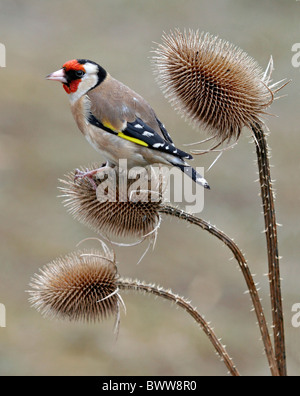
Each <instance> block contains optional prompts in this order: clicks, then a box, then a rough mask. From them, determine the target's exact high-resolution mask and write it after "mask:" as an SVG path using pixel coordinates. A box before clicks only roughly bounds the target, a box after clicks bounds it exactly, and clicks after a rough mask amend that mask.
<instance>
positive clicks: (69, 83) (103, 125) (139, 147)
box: [46, 59, 209, 188]
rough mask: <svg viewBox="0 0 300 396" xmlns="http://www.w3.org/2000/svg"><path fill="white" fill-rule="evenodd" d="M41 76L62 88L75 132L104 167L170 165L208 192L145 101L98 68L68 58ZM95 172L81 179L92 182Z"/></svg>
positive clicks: (94, 65) (186, 156)
mask: <svg viewBox="0 0 300 396" xmlns="http://www.w3.org/2000/svg"><path fill="white" fill-rule="evenodd" d="M46 78H47V79H48V80H52V81H59V82H61V83H62V84H63V87H64V89H65V91H66V92H67V94H68V95H69V99H70V104H71V111H72V114H73V116H74V118H75V121H76V123H77V125H78V128H79V129H80V131H81V132H82V133H83V135H84V136H85V137H86V139H87V141H88V142H89V143H90V144H91V145H92V146H93V147H94V148H95V149H96V150H97V151H98V152H100V153H101V154H102V155H103V157H104V158H105V160H106V161H107V164H109V165H114V166H119V160H120V159H126V160H127V166H128V167H129V168H133V167H135V166H146V165H151V164H156V163H157V164H166V165H173V166H176V167H178V168H179V169H181V171H182V172H184V173H186V174H187V175H188V176H190V177H191V178H192V179H193V181H195V182H196V183H198V184H200V185H202V186H203V187H205V188H209V185H208V183H207V181H206V180H205V179H204V178H203V177H202V176H201V175H200V174H199V173H197V172H196V170H195V169H194V168H192V167H191V166H190V165H188V164H187V163H186V161H185V160H189V159H192V156H191V155H190V154H187V153H185V152H184V151H182V150H179V149H178V148H176V147H175V145H174V143H173V141H172V139H171V137H170V135H169V133H168V132H167V130H166V128H165V127H164V125H163V124H162V123H161V122H160V120H159V119H158V118H157V116H156V114H155V112H154V110H153V109H152V107H151V106H150V105H149V104H148V103H147V101H146V100H145V99H144V98H142V97H141V96H140V95H139V94H137V93H136V92H134V91H133V90H131V89H130V88H128V87H127V86H126V85H124V84H122V83H121V82H119V81H117V80H116V79H114V78H113V77H112V76H111V75H110V74H109V73H108V72H107V71H106V70H105V69H104V68H103V67H101V66H100V65H98V64H97V63H95V62H93V61H90V60H88V59H73V60H70V61H68V62H66V63H65V64H64V65H63V67H62V68H61V69H60V70H58V71H56V72H54V73H51V74H49V75H48V76H47V77H46ZM95 173H96V171H91V172H87V173H86V174H83V175H82V176H83V177H85V176H87V177H89V178H92V175H93V174H95Z"/></svg>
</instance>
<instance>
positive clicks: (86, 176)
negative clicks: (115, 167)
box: [74, 163, 107, 190]
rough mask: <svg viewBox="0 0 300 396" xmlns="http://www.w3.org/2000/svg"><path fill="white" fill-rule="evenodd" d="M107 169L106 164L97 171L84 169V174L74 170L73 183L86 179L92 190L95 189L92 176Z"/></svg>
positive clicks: (95, 185)
mask: <svg viewBox="0 0 300 396" xmlns="http://www.w3.org/2000/svg"><path fill="white" fill-rule="evenodd" d="M106 167H107V163H104V164H102V166H101V167H100V168H97V169H92V170H89V169H86V170H85V172H83V171H81V170H80V169H76V170H75V177H74V181H76V180H78V179H87V180H88V181H89V182H90V183H91V185H92V187H93V189H94V190H96V189H97V184H96V182H95V180H94V176H95V175H96V174H97V173H98V172H99V171H102V170H103V169H104V168H106Z"/></svg>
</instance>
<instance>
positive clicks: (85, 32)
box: [0, 0, 300, 375]
mask: <svg viewBox="0 0 300 396" xmlns="http://www.w3.org/2000/svg"><path fill="white" fill-rule="evenodd" d="M299 15H300V2H296V0H265V1H259V0H243V1H238V0H210V1H208V0H185V1H180V0H163V1H157V0H147V1H141V0H127V1H126V0H102V1H96V0H86V1H85V2H79V1H57V0H53V1H51V2H50V1H47V2H46V1H34V0H28V1H26V2H22V1H18V0H1V1H0V42H2V43H3V44H5V46H6V57H7V60H6V68H2V69H1V70H0V73H1V75H0V81H1V96H0V102H1V104H0V117H1V134H0V178H1V182H0V191H1V194H0V224H1V228H0V237H1V252H0V253H1V256H0V257H1V261H0V274H1V275H0V302H1V303H3V304H5V306H6V312H7V317H6V320H7V327H6V328H0V374H1V375H17V374H18V375H63V374H64V375H226V369H225V366H224V365H223V363H221V362H220V361H219V359H218V358H217V357H216V355H215V353H214V350H213V349H212V347H211V344H210V343H209V342H208V340H207V338H206V337H205V336H204V334H203V333H202V332H201V330H200V329H199V328H198V327H197V326H196V325H195V324H194V323H193V321H192V319H191V318H190V317H188V316H187V315H186V314H185V313H184V312H181V310H179V309H176V308H175V307H174V306H172V305H170V304H169V303H166V302H163V301H160V300H159V299H154V298H152V297H147V296H144V295H132V294H126V295H123V298H124V300H125V302H126V306H127V314H126V316H125V315H124V314H123V313H122V318H121V329H120V334H119V337H118V339H117V341H116V340H115V337H114V335H113V324H114V321H113V319H110V320H108V321H106V322H104V323H100V324H97V325H86V324H78V323H67V322H59V321H50V320H47V319H44V318H43V317H42V316H41V315H40V314H39V313H38V312H37V311H36V310H35V309H33V308H31V307H30V305H29V303H28V301H27V298H28V296H27V293H26V292H25V290H27V289H28V288H29V286H28V283H29V281H30V278H31V276H32V275H33V274H34V273H35V272H37V271H38V268H40V267H41V266H43V265H44V264H46V263H47V262H49V261H51V260H52V259H54V258H55V257H57V256H60V255H65V254H67V253H69V252H70V251H73V250H75V249H76V244H77V243H78V242H79V241H80V240H82V239H84V238H86V237H90V236H96V235H95V233H93V232H92V231H90V230H89V229H88V228H87V227H85V226H83V225H81V224H80V223H78V222H76V221H75V220H73V218H72V217H71V216H70V215H69V214H68V213H67V212H66V210H65V209H64V207H63V205H62V204H61V199H59V198H57V195H58V194H59V193H58V190H57V186H58V178H60V177H62V176H63V175H64V174H65V173H66V172H68V171H70V170H72V169H74V168H76V167H78V166H80V165H88V164H89V163H91V162H93V161H99V160H102V159H100V158H99V156H98V154H97V153H96V151H94V150H93V148H92V147H90V145H89V144H88V143H87V142H86V141H85V140H84V138H83V137H82V135H81V134H80V132H79V130H78V129H77V127H76V125H75V122H74V120H73V118H72V115H71V112H70V110H69V103H68V98H67V95H66V94H65V92H64V90H63V89H62V87H61V86H60V85H59V84H57V83H52V82H49V81H46V80H45V78H44V77H45V75H47V74H48V73H50V72H52V71H54V70H57V69H58V68H59V67H60V66H61V65H62V64H63V63H64V62H65V61H67V60H69V59H72V58H89V59H92V60H94V61H96V62H98V63H100V64H102V65H103V66H104V67H105V68H107V69H108V70H109V72H110V73H111V74H112V75H113V76H114V77H116V78H118V79H119V80H121V81H123V82H124V83H126V84H127V85H129V86H130V87H132V88H133V89H135V90H136V91H137V92H139V93H140V94H142V95H143V96H144V97H145V98H146V99H147V100H148V101H149V102H150V103H151V104H152V105H153V107H154V108H155V110H156V112H157V114H158V116H159V117H160V118H161V119H162V121H163V122H164V123H165V124H166V126H167V127H168V130H169V131H170V132H171V134H172V136H173V138H174V140H175V142H176V143H177V145H178V146H179V147H182V148H183V146H182V145H183V144H184V143H189V142H193V141H197V140H201V139H202V138H204V134H203V133H202V134H201V131H200V132H199V131H195V130H193V129H192V128H191V127H190V126H189V125H188V124H186V123H185V122H184V121H183V120H182V119H181V118H180V117H179V116H178V115H177V114H176V113H175V112H174V111H173V109H172V108H171V107H170V105H169V104H168V102H167V101H166V100H165V99H164V97H163V95H162V93H161V92H160V90H159V88H158V86H157V84H156V83H155V82H154V77H153V73H152V68H151V63H150V57H151V49H152V48H153V47H154V44H153V42H160V40H161V35H162V33H163V31H166V32H168V31H169V30H170V29H174V28H176V27H178V28H180V29H184V28H192V29H200V30H201V31H208V32H210V33H212V34H215V35H219V36H220V37H221V38H224V39H226V40H228V41H230V42H233V43H234V44H236V45H238V46H239V47H241V48H243V49H244V50H245V51H246V52H248V53H249V54H250V55H251V56H253V57H254V58H255V59H256V60H257V61H258V62H259V63H260V65H261V66H262V67H266V65H267V63H268V60H269V57H270V55H273V57H274V63H275V71H274V74H273V78H274V80H280V79H282V78H288V79H292V80H293V81H292V83H291V84H289V85H288V86H287V87H286V88H285V90H284V92H282V93H283V94H287V95H288V96H287V97H284V98H282V99H280V100H278V101H276V102H275V103H274V104H273V105H272V108H271V112H272V113H274V114H276V115H277V116H278V117H268V121H267V123H268V126H269V128H270V131H271V134H270V137H269V144H270V146H271V148H272V159H271V163H272V164H273V165H274V168H273V169H272V172H273V178H274V179H276V184H275V186H276V190H277V199H276V205H277V218H278V222H279V223H282V224H283V227H281V228H280V229H279V242H280V254H281V255H282V256H283V259H282V261H281V275H282V278H283V281H282V288H283V296H284V310H285V327H286V341H287V361H288V369H289V373H290V374H294V375H297V374H299V372H300V328H298V329H297V328H294V327H293V326H292V324H291V318H292V315H293V313H292V311H291V308H292V305H293V304H295V303H300V290H299V275H300V269H299V235H300V232H299V220H300V217H299V194H300V187H299V183H298V176H299V143H300V137H299V103H300V98H299V73H300V68H294V67H293V66H292V63H291V59H292V55H293V53H292V51H291V47H292V45H293V44H294V43H297V42H300V28H299ZM214 158H215V156H214V155H207V156H202V157H198V158H196V159H195V161H194V164H195V165H197V166H204V167H205V168H208V166H209V165H210V164H211V163H212V161H213V160H214ZM256 172H257V168H256V164H255V154H254V145H253V144H252V143H251V139H250V132H249V131H247V130H246V131H245V132H244V133H243V136H242V138H241V139H240V141H239V143H238V145H237V146H236V147H235V149H234V150H230V151H228V152H226V153H224V155H223V156H222V157H221V159H220V160H219V161H218V162H217V164H216V165H215V166H214V167H213V168H212V169H211V170H210V171H209V172H208V173H206V177H207V179H208V180H209V183H210V184H211V186H212V190H211V191H209V192H206V193H205V208H204V211H203V213H202V214H201V216H202V217H203V218H204V219H206V220H209V221H211V222H212V223H213V224H216V225H217V226H218V227H219V228H221V229H222V230H224V231H225V232H226V233H227V234H228V235H230V236H231V237H233V238H234V239H235V241H236V242H237V244H238V245H239V246H240V248H241V249H242V251H243V252H244V253H245V255H246V257H247V258H248V260H249V265H250V268H251V270H252V272H253V273H254V274H256V277H255V280H256V281H257V282H259V285H260V286H259V287H260V292H261V297H262V301H263V304H264V307H265V310H266V315H267V318H268V322H269V324H270V312H269V311H270V309H269V308H270V307H269V290H268V279H267V277H266V276H265V274H266V272H267V264H266V252H265V239H264V234H262V231H263V220H262V216H261V204H260V198H259V196H258V193H259V185H258V183H255V182H254V181H255V180H256V179H257V174H256ZM89 243H90V244H91V245H92V246H95V243H92V242H89ZM86 246H89V245H88V244H87V245H86ZM145 247H146V245H143V246H138V247H131V248H120V247H118V248H116V253H117V257H118V261H119V272H120V273H121V275H122V276H128V277H133V278H139V279H141V280H145V281H148V282H155V283H158V284H160V285H162V286H164V287H166V288H171V289H172V290H173V291H174V292H176V293H178V294H180V295H184V296H185V297H186V298H188V299H190V300H191V301H192V303H193V304H194V305H195V306H197V307H198V309H199V311H200V312H201V313H202V314H204V315H205V318H206V319H207V320H209V321H211V322H212V325H213V327H214V328H215V331H216V333H217V335H218V336H219V337H222V340H223V343H224V344H226V345H227V349H228V352H229V354H231V356H232V357H233V359H234V361H235V363H236V365H237V366H238V368H239V370H240V371H241V373H242V374H245V375H246V374H248V375H268V374H269V370H268V364H267V360H266V357H265V356H264V354H263V345H262V342H261V340H260V332H259V330H258V327H257V325H256V317H255V315H254V313H253V312H250V310H251V302H250V298H249V296H248V295H246V294H244V291H245V289H246V286H245V282H244V280H243V278H242V275H241V273H240V271H239V270H238V269H237V265H236V263H235V261H233V260H230V259H231V254H230V252H229V251H228V249H227V248H225V247H224V246H222V244H221V243H220V242H219V241H217V240H215V239H214V238H213V237H211V236H210V235H209V234H208V233H205V232H202V231H200V230H198V229H195V228H194V227H192V226H188V225H187V224H185V223H184V222H179V221H177V220H175V219H173V220H172V219H169V218H164V220H163V222H162V225H161V229H160V231H159V236H158V241H157V245H156V248H155V250H154V251H153V252H150V253H148V254H147V255H146V257H145V258H144V260H143V261H142V263H140V264H139V265H137V264H136V263H137V261H138V259H139V257H140V255H141V254H142V252H143V250H144V249H145Z"/></svg>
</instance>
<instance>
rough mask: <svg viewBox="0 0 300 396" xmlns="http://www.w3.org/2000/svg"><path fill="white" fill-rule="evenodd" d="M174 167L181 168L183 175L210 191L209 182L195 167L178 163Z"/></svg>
mask: <svg viewBox="0 0 300 396" xmlns="http://www.w3.org/2000/svg"><path fill="white" fill-rule="evenodd" d="M173 165H175V166H177V168H179V169H180V170H181V171H182V172H183V173H185V174H186V175H188V176H189V177H190V178H191V179H192V180H193V181H194V182H195V183H197V184H200V185H201V186H203V187H204V188H207V189H208V190H210V187H209V184H208V183H207V181H206V180H205V179H204V177H203V176H201V175H200V173H198V172H197V171H196V170H195V169H194V168H193V167H191V166H190V165H187V164H186V163H185V164H184V163H183V164H178V163H176V164H173Z"/></svg>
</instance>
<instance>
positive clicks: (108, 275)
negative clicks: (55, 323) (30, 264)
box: [29, 250, 119, 322]
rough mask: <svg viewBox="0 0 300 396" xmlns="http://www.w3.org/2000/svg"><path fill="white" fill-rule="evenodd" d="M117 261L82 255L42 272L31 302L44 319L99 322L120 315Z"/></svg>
mask: <svg viewBox="0 0 300 396" xmlns="http://www.w3.org/2000/svg"><path fill="white" fill-rule="evenodd" d="M117 278H118V274H117V270H116V265H115V262H114V257H113V256H112V255H111V254H110V253H108V251H106V252H104V253H103V252H101V251H96V250H93V251H78V252H76V253H71V254H68V255H67V256H65V257H62V258H58V259H56V260H54V261H52V262H51V263H49V264H47V265H46V266H44V267H43V268H42V269H40V273H38V274H35V275H34V276H33V277H32V279H31V282H30V287H31V288H32V289H31V290H29V295H30V298H29V301H30V302H31V304H32V305H33V306H34V307H35V308H36V309H37V310H38V311H40V312H41V313H42V314H43V315H44V316H46V317H50V318H58V319H70V320H72V321H84V322H96V321H100V320H102V319H105V318H106V317H108V316H110V315H118V313H119V297H118V294H117V292H118V288H117V285H116V280H117Z"/></svg>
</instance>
